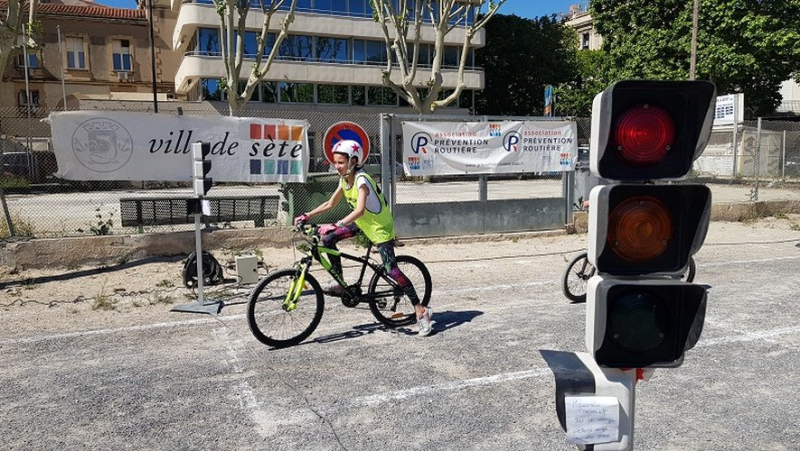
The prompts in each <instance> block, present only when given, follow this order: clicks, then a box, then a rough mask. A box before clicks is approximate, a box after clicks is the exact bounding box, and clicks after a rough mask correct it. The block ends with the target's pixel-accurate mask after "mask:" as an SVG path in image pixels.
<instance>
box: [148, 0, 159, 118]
mask: <svg viewBox="0 0 800 451" xmlns="http://www.w3.org/2000/svg"><path fill="white" fill-rule="evenodd" d="M147 8H148V10H149V15H150V65H151V66H152V69H153V74H152V75H153V112H154V113H158V87H157V86H156V40H155V36H154V35H155V33H154V31H153V28H154V26H153V0H147Z"/></svg>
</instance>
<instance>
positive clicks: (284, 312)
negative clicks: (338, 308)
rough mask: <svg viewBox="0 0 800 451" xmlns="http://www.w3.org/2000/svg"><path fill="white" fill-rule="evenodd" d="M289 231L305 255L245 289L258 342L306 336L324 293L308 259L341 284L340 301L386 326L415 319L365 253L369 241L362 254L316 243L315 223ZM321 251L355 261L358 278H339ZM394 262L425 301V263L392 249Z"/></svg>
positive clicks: (427, 275) (291, 342)
mask: <svg viewBox="0 0 800 451" xmlns="http://www.w3.org/2000/svg"><path fill="white" fill-rule="evenodd" d="M294 231H295V232H296V234H297V236H299V237H300V238H302V239H303V240H304V241H305V242H306V244H307V246H305V247H304V249H303V253H305V257H303V258H301V259H300V260H298V261H297V262H295V263H294V265H293V267H292V268H287V269H280V270H276V271H273V272H272V273H270V274H268V275H267V276H266V277H265V278H264V279H263V280H261V281H260V282H259V283H258V285H256V287H255V288H254V289H253V292H252V293H251V294H250V300H249V302H248V304H247V322H248V325H249V326H250V330H251V331H252V332H253V335H254V336H255V337H256V338H257V339H258V340H259V341H260V342H262V343H264V344H266V345H269V346H273V347H284V346H291V345H295V344H298V343H300V342H301V341H303V340H305V339H306V338H308V337H309V336H310V335H311V334H312V333H313V332H314V329H316V327H317V326H318V325H319V323H320V320H321V319H322V312H323V310H324V308H325V296H324V293H323V291H322V288H321V286H320V284H319V282H318V281H317V279H316V278H315V277H314V276H313V275H312V274H311V273H310V272H309V269H311V266H312V264H313V263H314V261H316V262H318V263H319V264H321V265H322V267H323V268H324V269H325V270H326V271H327V272H328V273H329V274H330V275H331V277H333V279H334V280H336V282H337V283H338V284H339V285H340V286H341V287H342V294H341V301H342V303H343V304H344V305H345V306H347V307H355V306H357V305H358V304H360V303H362V302H364V303H367V304H369V309H370V311H371V312H372V314H373V315H374V316H375V318H376V319H377V320H378V321H380V322H381V323H383V324H385V325H386V326H388V327H392V328H394V327H400V326H405V325H408V324H413V323H414V322H415V321H416V314H415V312H414V307H413V306H412V305H411V301H410V300H409V299H408V298H407V296H406V295H405V293H404V292H403V289H402V287H400V286H399V285H398V284H397V282H395V281H394V279H392V277H391V276H389V274H388V273H387V272H386V269H385V268H384V267H383V264H382V263H381V262H380V261H377V260H376V259H373V258H371V257H370V255H371V251H372V244H371V243H370V245H369V246H367V251H366V253H365V255H364V256H363V257H360V256H356V255H350V254H347V253H345V252H342V251H340V250H334V249H329V248H327V247H324V246H323V245H321V244H320V243H321V239H320V236H319V227H318V226H316V225H308V224H305V225H301V226H298V227H295V229H294ZM326 255H338V256H340V257H342V258H345V259H347V260H351V261H354V262H357V263H360V264H361V271H360V274H359V277H358V280H357V281H356V282H354V283H352V284H348V283H347V282H345V281H344V279H343V278H342V276H341V275H339V274H338V273H336V272H335V271H333V270H332V266H331V263H330V260H329V258H328V257H326ZM397 265H398V266H399V267H400V270H401V271H402V272H403V274H405V276H406V277H407V278H408V279H409V280H410V281H411V283H412V284H413V285H414V288H415V289H416V292H417V294H418V295H419V297H420V302H421V303H422V305H425V306H427V305H428V302H430V298H431V275H430V272H428V268H426V267H425V265H424V264H423V263H422V262H421V261H419V260H418V259H416V258H414V257H411V256H408V255H398V256H397ZM368 268H369V269H371V270H372V276H371V278H370V280H369V285H367V289H366V292H364V289H363V283H364V281H365V277H366V276H367V269H368Z"/></svg>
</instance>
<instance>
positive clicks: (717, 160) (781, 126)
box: [0, 102, 800, 239]
mask: <svg viewBox="0 0 800 451" xmlns="http://www.w3.org/2000/svg"><path fill="white" fill-rule="evenodd" d="M177 105H181V106H180V108H178V106H177ZM95 108H102V109H116V110H127V111H136V109H135V108H130V107H127V108H126V107H124V106H123V105H122V104H115V106H114V107H109V106H108V105H105V104H103V105H102V106H100V104H98V105H97V106H96V107H95ZM139 111H150V108H149V107H146V108H140V109H139ZM49 113H50V111H48V110H46V109H43V108H37V109H35V110H33V109H20V108H4V109H0V152H2V163H3V169H2V173H1V174H0V188H1V189H2V191H0V201H2V202H0V203H2V205H0V210H2V211H0V214H2V218H0V238H3V239H5V238H8V237H9V235H15V236H29V237H30V236H32V237H39V238H43V237H66V236H79V235H91V234H105V233H111V234H133V233H140V232H167V231H176V230H190V229H192V228H193V224H174V225H154V226H146V227H129V226H123V225H122V224H121V221H120V198H124V197H129V196H132V195H154V194H158V195H164V196H189V195H191V192H192V190H191V188H190V187H189V185H188V184H185V183H174V182H169V183H167V182H129V181H104V182H82V181H68V180H63V179H59V178H57V177H55V176H54V173H56V171H57V167H56V159H55V155H54V153H53V150H52V149H53V146H52V140H51V135H50V126H49V124H47V123H46V122H43V121H42V119H43V118H46V117H47V116H48V115H49ZM160 113H161V114H184V115H227V114H228V112H227V105H226V104H222V103H220V104H218V105H216V106H214V105H211V104H210V103H208V102H205V103H202V104H189V103H182V104H178V103H175V104H171V103H165V104H164V105H162V106H160ZM235 115H236V116H243V117H245V116H247V117H270V118H283V119H303V120H307V121H308V122H309V123H310V125H311V127H310V131H309V145H310V148H311V159H310V162H309V170H310V172H311V173H312V183H316V184H317V186H316V189H315V190H314V193H313V194H312V193H311V191H309V190H302V189H301V190H293V189H292V186H287V185H284V186H282V185H280V184H274V183H273V184H221V185H219V186H216V185H215V187H214V188H213V190H212V193H215V194H217V195H220V196H233V195H240V194H242V193H247V194H248V195H254V194H259V195H260V194H265V195H277V196H280V197H281V208H280V211H279V212H278V215H277V217H275V218H273V219H270V220H268V221H267V222H266V225H268V226H275V225H285V224H288V222H289V218H291V216H292V215H293V214H294V213H296V212H299V211H301V210H302V211H305V210H308V209H310V208H311V207H313V206H315V205H316V204H318V203H319V202H321V201H322V200H324V197H325V195H324V194H321V193H324V192H327V193H330V192H332V190H333V188H334V187H335V177H325V176H324V174H325V173H326V172H328V165H327V162H326V160H325V158H324V153H323V150H322V138H323V135H324V133H325V131H326V130H327V129H328V128H329V127H330V126H331V125H332V124H334V123H336V122H339V121H342V120H350V121H353V122H356V123H358V124H360V125H361V126H362V127H364V128H365V129H366V130H367V131H368V133H369V135H370V140H371V144H372V149H373V154H374V155H375V157H373V159H372V161H370V162H368V163H369V166H371V171H372V172H373V173H379V172H380V169H379V168H380V166H381V164H380V159H379V158H378V156H379V155H383V154H384V152H383V149H382V148H383V147H385V146H384V145H382V143H381V139H380V135H381V116H380V115H379V114H378V113H377V112H367V113H360V112H353V111H346V112H343V111H328V110H298V109H271V110H264V109H248V108H245V109H243V110H241V111H238V112H236V114H235ZM415 117H416V118H417V119H420V117H418V116H415ZM471 118H474V120H475V121H481V120H488V119H491V120H504V119H509V118H496V117H492V118H487V117H482V116H472V117H471ZM430 119H433V120H438V119H436V117H433V118H430ZM462 119H463V118H462ZM576 122H577V124H578V134H579V145H580V146H587V147H588V143H589V136H590V132H591V123H590V120H589V119H587V118H578V119H576ZM397 127H398V128H397V129H398V130H399V125H397ZM392 136H394V143H393V144H392V148H393V152H394V153H393V155H394V160H395V162H397V163H399V162H400V161H401V160H400V156H399V155H400V154H399V153H398V152H399V149H401V148H402V144H401V141H399V140H400V139H401V138H400V137H399V134H398V133H394V134H393V135H392ZM397 167H398V166H397V165H395V168H397ZM392 172H393V174H394V175H393V177H396V179H395V180H396V181H397V182H398V183H400V187H401V188H397V189H398V199H399V200H401V202H400V203H401V204H402V203H403V202H404V201H403V200H402V199H403V196H414V197H416V198H418V199H423V200H424V199H435V198H437V196H439V194H437V193H440V192H442V190H445V191H448V190H449V192H450V194H449V195H458V196H465V198H466V199H470V200H480V199H481V198H482V197H481V196H485V198H486V199H489V200H493V199H504V198H525V199H531V198H537V197H553V196H561V195H562V185H561V179H560V175H548V174H533V175H524V176H517V177H506V178H505V180H504V181H503V183H499V180H498V181H497V182H495V183H488V184H485V185H484V184H481V182H480V179H479V178H478V177H475V176H473V177H455V178H449V179H448V178H443V177H436V178H435V179H433V180H428V179H419V178H413V179H408V178H406V177H405V176H404V175H403V174H402V173H401V172H400V171H398V170H394V171H392ZM586 176H587V174H581V173H580V171H579V172H578V173H576V177H575V178H574V180H575V183H576V185H575V189H576V191H577V193H576V195H575V199H576V202H575V204H578V205H579V202H577V201H578V200H580V198H581V197H582V196H581V193H582V190H585V189H588V188H590V187H591V185H592V183H593V181H592V180H587V178H586ZM689 181H690V182H703V183H707V184H708V185H709V186H710V187H711V189H712V192H713V195H714V202H717V203H719V202H742V201H753V200H776V199H786V200H796V199H800V196H798V195H800V189H799V188H798V187H799V186H800V122H789V121H750V122H745V123H743V124H740V125H739V126H738V127H736V128H734V127H728V128H724V129H723V128H719V129H715V130H714V132H713V134H712V137H711V141H710V143H709V145H708V147H707V149H706V151H705V152H704V153H703V155H702V156H701V157H700V158H699V159H698V160H697V162H696V163H695V166H694V171H693V172H692V175H691V177H690V180H689ZM595 182H596V181H595ZM288 197H292V199H288ZM406 198H407V197H406ZM289 200H291V202H289ZM9 221H10V222H11V227H9ZM213 225H215V226H217V227H254V226H255V224H254V223H253V221H244V222H241V223H225V222H223V223H217V224H213ZM10 229H13V234H12V233H11V231H12V230H10Z"/></svg>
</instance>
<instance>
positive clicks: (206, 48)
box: [197, 28, 221, 56]
mask: <svg viewBox="0 0 800 451" xmlns="http://www.w3.org/2000/svg"><path fill="white" fill-rule="evenodd" d="M197 52H198V54H199V55H206V56H218V55H219V54H220V52H221V50H220V47H219V30H215V29H213V28H201V29H199V30H198V31H197Z"/></svg>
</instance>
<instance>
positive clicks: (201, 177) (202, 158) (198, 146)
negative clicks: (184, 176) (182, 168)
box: [192, 142, 213, 197]
mask: <svg viewBox="0 0 800 451" xmlns="http://www.w3.org/2000/svg"><path fill="white" fill-rule="evenodd" d="M209 153H211V143H208V142H196V143H194V144H192V157H193V158H192V163H193V166H192V175H193V184H194V194H195V195H196V196H198V197H203V196H205V195H206V193H208V190H210V189H211V184H212V183H213V180H212V179H211V177H206V176H207V175H208V173H209V171H211V161H210V160H206V157H207V156H208V154H209Z"/></svg>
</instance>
